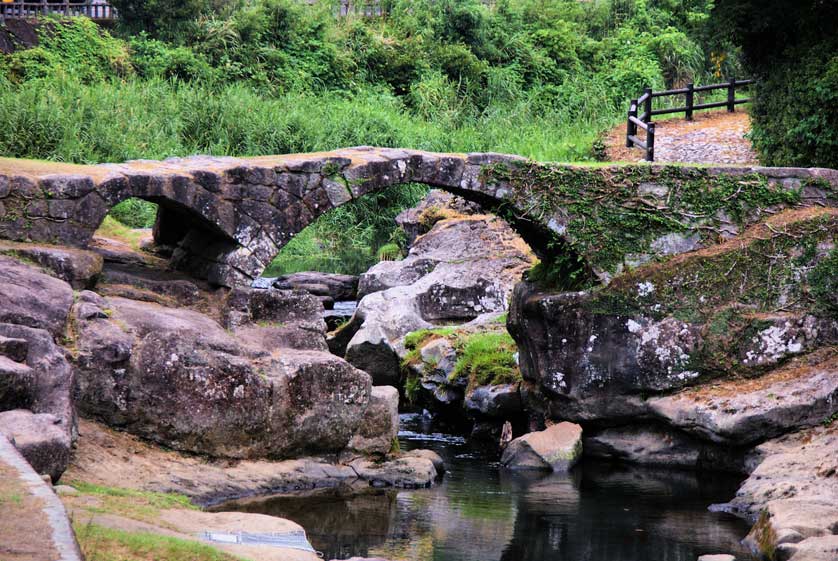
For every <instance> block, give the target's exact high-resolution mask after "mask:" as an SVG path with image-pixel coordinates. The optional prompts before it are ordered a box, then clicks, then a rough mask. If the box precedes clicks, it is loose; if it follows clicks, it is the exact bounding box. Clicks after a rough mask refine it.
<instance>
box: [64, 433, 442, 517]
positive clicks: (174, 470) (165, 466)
mask: <svg viewBox="0 0 838 561" xmlns="http://www.w3.org/2000/svg"><path fill="white" fill-rule="evenodd" d="M79 432H80V437H79V441H78V447H77V449H76V451H75V454H74V456H73V463H72V464H71V466H70V468H69V470H68V472H67V473H66V474H65V476H64V478H65V480H67V481H74V480H80V481H87V482H90V483H96V484H101V485H107V486H113V487H127V488H131V489H140V490H144V491H159V492H171V493H180V494H182V495H186V496H187V497H189V498H190V499H192V500H193V502H195V503H196V504H200V505H205V506H207V505H216V504H219V503H222V502H225V501H228V500H234V499H239V498H243V497H252V496H255V495H270V494H279V493H288V492H300V491H306V490H315V489H325V488H332V487H337V486H346V487H347V488H352V487H357V488H358V489H359V490H361V489H368V488H369V487H370V485H371V481H372V480H378V481H381V482H384V483H385V485H392V486H403V487H410V488H417V487H427V486H429V485H431V484H432V483H433V481H434V479H435V478H436V477H437V470H436V468H435V466H434V464H435V463H436V462H435V460H436V461H438V458H437V459H435V458H433V457H431V456H430V454H428V455H425V453H423V452H421V451H412V452H411V453H410V454H409V455H408V454H405V456H408V457H409V458H410V459H409V460H405V461H401V460H399V461H396V462H385V463H384V464H376V465H375V466H349V465H343V464H335V463H329V462H326V461H324V460H322V459H318V458H300V459H296V460H285V461H278V462H275V461H261V460H260V461H237V462H230V461H224V460H218V461H212V460H207V459H205V458H199V457H195V456H187V455H182V454H178V453H177V452H172V451H169V450H163V449H161V448H158V447H155V446H152V445H149V444H146V443H145V442H143V441H141V440H139V439H138V438H136V437H133V436H131V435H129V434H126V433H119V432H116V431H112V430H110V429H108V428H106V427H105V426H103V425H100V424H98V423H94V422H91V421H86V420H80V421H79ZM420 458H421V459H422V460H424V462H419V459H420ZM370 464H372V462H370ZM388 464H389V466H388ZM411 466H412V467H411ZM359 467H360V468H361V469H360V472H359V469H358V468H359ZM367 471H368V473H367ZM373 476H374V477H373Z"/></svg>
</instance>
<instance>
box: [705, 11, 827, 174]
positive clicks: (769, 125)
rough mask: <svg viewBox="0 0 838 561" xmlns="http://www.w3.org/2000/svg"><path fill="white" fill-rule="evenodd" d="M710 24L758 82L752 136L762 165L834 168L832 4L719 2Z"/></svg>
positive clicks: (753, 111)
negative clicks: (738, 48)
mask: <svg viewBox="0 0 838 561" xmlns="http://www.w3.org/2000/svg"><path fill="white" fill-rule="evenodd" d="M713 18H714V24H715V29H716V33H717V35H718V36H721V37H723V38H724V39H726V40H728V41H731V40H733V41H736V42H738V43H739V44H740V45H741V46H742V50H743V55H744V62H745V64H746V65H747V68H748V70H749V71H750V73H751V74H752V75H753V76H754V77H755V78H756V79H757V80H758V83H757V86H756V96H755V101H754V103H753V107H752V111H751V115H752V118H753V126H754V132H753V135H752V136H753V141H754V145H755V147H756V148H757V150H759V152H760V158H761V160H762V161H763V163H765V164H768V165H799V166H823V167H832V168H835V167H838V33H836V29H838V5H836V3H835V2H834V0H802V1H797V0H770V1H757V0H719V1H718V5H717V6H716V9H715V10H714V12H713Z"/></svg>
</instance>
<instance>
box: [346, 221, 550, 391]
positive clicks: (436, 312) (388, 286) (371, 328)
mask: <svg viewBox="0 0 838 561" xmlns="http://www.w3.org/2000/svg"><path fill="white" fill-rule="evenodd" d="M449 216H450V214H449ZM439 218H443V217H442V216H440V217H439ZM533 261H534V256H533V255H532V253H531V251H530V249H529V248H528V247H527V245H526V244H525V243H524V241H523V240H522V239H521V238H520V237H519V236H517V235H516V234H515V233H514V231H513V230H512V229H511V228H510V227H509V225H508V224H507V223H506V222H504V221H503V220H501V219H499V218H497V217H493V216H486V215H470V216H459V217H451V218H448V219H441V220H439V221H438V222H436V224H434V226H433V228H431V229H430V231H429V232H428V233H426V234H424V235H423V236H421V237H420V238H418V239H417V240H416V242H415V243H414V245H413V246H412V247H411V248H410V253H409V254H408V256H407V257H406V258H405V259H404V260H402V261H385V262H382V263H379V264H378V265H376V266H374V267H373V268H372V269H370V270H369V271H368V272H367V273H365V274H364V275H362V276H361V280H360V283H359V293H360V294H364V295H365V296H364V297H363V299H362V300H361V302H360V303H359V305H358V309H357V310H356V312H355V315H354V316H353V318H352V320H351V321H350V322H349V324H347V325H346V326H344V327H343V328H342V329H341V332H340V333H339V334H338V335H337V336H336V337H337V338H338V339H342V340H347V339H348V342H347V344H346V349H345V353H346V359H347V360H348V361H349V362H351V363H352V364H353V365H355V366H357V367H358V368H360V369H362V370H364V371H365V372H368V373H369V374H370V375H371V376H372V377H373V380H374V381H375V383H376V384H389V385H399V381H400V378H401V374H400V366H399V364H400V357H399V351H400V340H401V338H403V337H404V336H405V335H407V334H408V333H410V332H412V331H417V330H419V329H430V328H433V327H434V326H435V325H440V324H442V325H450V324H461V323H467V322H469V321H472V320H474V319H475V318H477V317H479V316H481V315H483V314H487V313H491V312H503V311H505V310H506V308H507V305H508V295H509V292H510V291H511V289H512V286H513V285H514V283H515V282H517V281H518V280H519V279H520V278H521V275H522V273H523V272H524V271H525V270H526V269H528V268H529V267H530V266H531V265H532V263H533ZM350 337H351V339H350ZM333 350H334V349H333ZM338 350H341V349H338Z"/></svg>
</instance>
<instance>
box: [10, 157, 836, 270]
mask: <svg viewBox="0 0 838 561" xmlns="http://www.w3.org/2000/svg"><path fill="white" fill-rule="evenodd" d="M410 182H415V183H424V184H427V185H430V186H433V187H437V188H441V189H444V190H447V191H450V192H452V193H455V194H457V195H461V196H463V197H464V198H467V199H470V200H473V201H476V202H479V203H481V204H483V205H484V206H485V207H486V208H487V209H489V210H492V211H494V212H497V213H498V214H500V215H502V216H503V217H504V218H506V219H508V220H509V221H510V222H511V223H512V225H513V227H515V228H516V229H517V230H518V231H519V232H520V233H521V234H522V235H523V236H524V238H525V239H526V240H527V241H528V242H529V243H530V244H531V245H532V246H533V248H534V249H535V251H536V252H537V253H539V254H540V255H541V256H542V257H550V256H556V255H559V254H561V255H565V256H567V255H572V256H573V257H575V258H578V261H579V262H581V263H584V265H585V266H586V267H587V269H588V270H589V271H591V272H592V273H594V274H595V275H596V276H597V277H598V278H599V279H600V280H603V281H608V280H609V279H610V278H611V276H612V275H613V274H614V273H617V272H619V271H620V270H622V268H623V267H625V266H626V265H637V264H639V263H643V262H645V261H648V260H650V259H653V258H655V257H658V256H665V255H672V254H676V253H681V252H684V251H689V250H692V249H697V248H699V247H702V246H706V245H711V244H714V243H717V242H719V241H721V240H723V239H727V238H730V237H732V236H734V235H736V234H737V233H738V232H741V231H742V229H743V228H744V227H746V226H748V225H750V224H752V223H754V222H757V221H759V220H761V219H762V218H763V217H765V216H767V215H768V214H771V213H774V212H777V211H778V210H779V209H781V208H783V207H799V206H811V205H822V206H835V203H836V200H838V171H835V170H828V169H797V168H761V167H750V168H749V167H725V168H705V167H687V166H655V165H642V164H631V165H620V164H614V165H608V166H591V165H561V164H549V163H538V162H533V161H528V160H526V159H524V158H521V157H518V156H509V155H503V154H491V153H485V154H484V153H479V154H439V153H431V152H423V151H417V150H402V149H391V148H372V147H355V148H347V149H343V150H336V151H333V152H321V153H312V154H292V155H284V156H262V157H253V158H229V157H212V156H193V157H188V158H174V159H169V160H165V161H146V160H138V161H132V162H127V163H124V164H102V165H95V166H81V165H71V164H61V163H50V162H40V161H31V160H14V159H0V238H2V239H8V240H16V241H33V242H41V243H43V242H46V243H55V244H62V245H71V246H76V247H85V246H87V244H88V243H89V242H90V241H91V238H92V236H93V233H94V232H95V230H96V229H97V228H98V226H99V225H100V224H101V222H102V220H104V218H105V216H106V214H107V213H108V211H109V210H110V209H111V208H112V207H113V206H114V205H116V204H117V203H119V202H121V201H123V200H125V199H128V198H131V197H136V198H140V199H145V200H148V201H151V202H154V203H157V204H159V205H160V212H159V214H158V219H157V223H156V225H155V228H154V235H155V239H156V241H157V242H158V243H161V244H166V245H171V246H175V247H177V250H176V251H175V254H174V257H173V266H175V267H177V268H179V269H182V270H186V271H190V272H191V273H192V274H194V275H196V276H198V277H201V278H206V279H207V280H209V281H210V282H212V283H214V284H217V285H222V286H233V285H237V284H245V283H249V282H250V281H251V280H252V279H253V278H255V277H257V276H258V275H259V274H260V273H261V272H262V271H263V270H264V269H265V267H267V265H268V264H269V263H270V262H271V260H272V259H273V258H274V256H276V254H277V253H278V252H279V250H280V249H282V247H283V246H284V245H285V244H287V243H288V241H289V240H290V239H291V238H292V237H293V236H294V235H295V234H297V233H298V232H300V231H301V230H302V229H303V228H305V227H306V226H308V225H309V224H311V223H312V222H313V221H314V220H316V219H317V218H318V217H319V216H321V215H322V214H324V213H326V212H328V211H329V210H331V209H333V208H336V207H338V206H340V205H343V204H346V203H349V202H351V201H352V200H354V199H357V198H359V197H363V196H364V195H365V194H367V193H371V192H373V191H376V190H379V189H383V188H385V187H389V186H392V185H397V184H403V183H410Z"/></svg>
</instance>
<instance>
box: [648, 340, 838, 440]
mask: <svg viewBox="0 0 838 561" xmlns="http://www.w3.org/2000/svg"><path fill="white" fill-rule="evenodd" d="M836 373H838V355H835V354H833V356H831V357H827V358H826V359H824V360H822V361H819V362H816V363H815V364H802V365H801V364H798V363H794V362H793V363H792V364H790V365H788V366H786V367H783V368H780V369H777V370H776V371H774V372H771V373H769V374H766V375H764V376H762V377H760V378H758V379H754V380H748V381H743V380H733V381H729V382H723V383H719V384H715V385H713V386H702V387H699V388H697V389H692V390H687V391H684V392H682V393H680V394H676V395H673V396H666V397H661V398H653V399H649V400H648V405H649V407H650V408H651V410H652V411H653V412H654V413H656V414H657V415H659V416H660V417H662V418H663V419H665V420H666V421H667V422H668V423H670V424H672V425H674V426H676V427H679V428H682V429H684V430H686V431H687V432H690V433H693V434H695V435H698V436H700V437H702V438H706V439H709V440H712V441H715V442H720V443H733V444H739V445H743V444H751V443H754V442H759V441H761V440H765V439H767V438H773V437H775V436H778V435H780V434H783V433H785V432H789V431H793V430H795V429H800V428H805V427H810V426H814V425H818V424H820V423H821V422H823V420H824V419H827V418H829V417H830V416H832V415H833V414H835V413H836V412H838V375H837V374H836Z"/></svg>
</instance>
